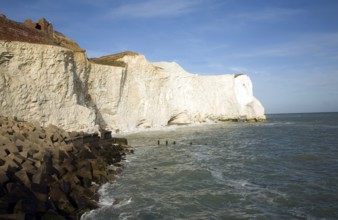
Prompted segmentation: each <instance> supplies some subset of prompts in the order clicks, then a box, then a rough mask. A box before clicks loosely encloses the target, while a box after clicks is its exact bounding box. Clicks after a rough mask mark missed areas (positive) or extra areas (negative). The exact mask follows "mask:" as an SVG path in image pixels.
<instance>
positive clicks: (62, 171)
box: [0, 116, 129, 219]
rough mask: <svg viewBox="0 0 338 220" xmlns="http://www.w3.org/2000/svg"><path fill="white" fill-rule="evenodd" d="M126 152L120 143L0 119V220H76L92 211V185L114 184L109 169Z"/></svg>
mask: <svg viewBox="0 0 338 220" xmlns="http://www.w3.org/2000/svg"><path fill="white" fill-rule="evenodd" d="M108 133H109V132H108ZM118 143H120V144H118ZM128 151H129V150H128V146H127V140H126V139H123V138H118V139H115V138H112V137H111V135H106V136H103V137H102V136H101V137H100V136H99V135H98V134H97V133H93V134H85V133H83V132H70V133H68V132H66V131H64V130H62V129H59V128H57V127H56V126H48V128H43V127H39V126H36V125H34V123H28V122H24V121H22V120H18V119H13V118H7V117H2V116H0V153H1V154H0V219H11V218H14V219H40V218H41V216H46V218H47V217H48V216H63V217H64V218H70V219H76V218H79V216H81V213H83V212H85V211H88V210H90V209H93V208H97V204H96V202H95V200H96V201H97V200H98V194H97V190H98V185H97V184H103V183H106V182H107V181H112V180H114V179H115V177H114V175H116V174H117V173H118V171H117V170H112V169H111V168H109V165H110V164H113V163H118V162H120V161H121V158H122V157H123V155H125V154H126V153H127V152H128ZM120 167H122V166H120V165H118V164H117V165H116V168H118V169H120ZM108 168H109V169H108ZM93 182H95V183H97V184H92V183H93Z"/></svg>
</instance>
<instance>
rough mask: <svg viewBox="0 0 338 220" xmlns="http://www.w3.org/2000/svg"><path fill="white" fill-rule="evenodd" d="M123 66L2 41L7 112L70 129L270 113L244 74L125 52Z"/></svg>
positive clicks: (0, 70)
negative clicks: (202, 71)
mask: <svg viewBox="0 0 338 220" xmlns="http://www.w3.org/2000/svg"><path fill="white" fill-rule="evenodd" d="M118 61H122V62H124V63H125V64H126V65H125V66H122V67H118V66H109V65H101V64H95V63H92V62H89V61H88V60H87V58H86V55H85V53H83V52H73V51H71V50H68V49H65V48H62V47H57V46H50V45H40V44H30V43H23V42H5V41H0V114H1V115H4V116H17V117H18V118H23V119H25V120H29V121H38V122H40V123H41V124H42V125H48V124H55V125H57V126H60V127H63V128H64V129H66V130H84V131H97V130H98V129H99V128H105V129H110V130H113V131H122V132H125V131H133V130H135V129H143V128H157V127H164V126H167V125H172V124H191V123H203V122H205V121H210V120H212V121H218V120H221V121H224V120H230V119H248V120H250V119H253V120H263V119H265V116H264V108H263V106H262V105H261V104H260V102H259V101H258V100H257V99H256V98H255V97H254V96H253V93H252V84H251V81H250V78H249V77H248V76H247V75H245V74H242V75H219V76H198V75H194V74H190V73H187V72H186V71H185V70H183V69H182V68H181V67H180V66H179V65H178V64H176V63H167V62H158V63H150V62H148V61H147V60H146V59H145V57H144V56H143V55H135V54H134V55H125V56H122V57H121V58H120V59H119V60H118Z"/></svg>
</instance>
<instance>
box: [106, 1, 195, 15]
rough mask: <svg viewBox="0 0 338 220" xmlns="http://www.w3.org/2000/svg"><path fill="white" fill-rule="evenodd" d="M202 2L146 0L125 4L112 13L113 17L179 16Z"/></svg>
mask: <svg viewBox="0 0 338 220" xmlns="http://www.w3.org/2000/svg"><path fill="white" fill-rule="evenodd" d="M200 3H201V0H146V1H142V2H137V3H130V4H124V5H123V6H121V7H118V8H116V9H114V10H112V11H111V12H110V15H111V16H128V17H139V18H153V17H163V16H178V15H181V14H185V13H188V12H190V11H192V10H193V9H194V8H195V6H197V5H199V4H200Z"/></svg>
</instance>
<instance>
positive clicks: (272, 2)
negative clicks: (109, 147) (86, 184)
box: [0, 0, 338, 114]
mask: <svg viewBox="0 0 338 220" xmlns="http://www.w3.org/2000/svg"><path fill="white" fill-rule="evenodd" d="M1 13H2V14H5V15H6V16H7V18H9V19H12V20H15V21H18V22H23V21H24V20H25V19H27V18H30V19H32V20H33V21H37V20H38V19H40V18H42V17H44V18H46V19H47V20H48V21H49V22H51V23H52V24H53V26H54V29H55V30H57V31H59V32H61V33H63V34H64V35H66V36H67V37H69V38H71V39H73V40H75V41H76V42H77V43H78V44H79V45H80V46H81V47H82V48H83V49H85V50H86V51H87V55H88V57H100V56H103V55H109V54H114V53H118V52H122V51H126V50H130V51H134V52H138V53H141V54H144V55H145V56H146V58H147V59H148V60H149V61H151V62H157V61H168V62H177V63H178V64H180V65H181V66H182V67H183V68H184V69H185V70H186V71H188V72H191V73H195V74H196V73H197V74H203V75H219V74H233V73H246V74H248V75H249V76H250V78H251V80H252V82H253V90H254V95H255V97H256V98H258V99H259V100H260V101H261V103H262V104H263V106H264V107H265V111H266V113H267V114H271V113H304V112H338V1H337V0H283V1H282V0H95V1H94V0H67V1H66V0H58V1H52V0H49V1H48V0H0V14H1Z"/></svg>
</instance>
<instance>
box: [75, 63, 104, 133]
mask: <svg viewBox="0 0 338 220" xmlns="http://www.w3.org/2000/svg"><path fill="white" fill-rule="evenodd" d="M83 71H84V74H83V75H84V77H83V79H82V80H81V78H80V77H79V72H78V68H77V65H74V91H73V92H74V94H76V97H77V100H76V101H77V103H78V104H79V105H82V106H84V107H87V108H90V109H93V110H94V111H95V116H96V117H95V124H97V125H99V127H100V129H102V128H106V127H107V126H108V124H107V122H106V121H105V120H104V119H103V117H102V114H101V112H100V110H99V108H98V107H97V105H96V104H95V102H94V101H93V99H92V97H91V96H90V94H89V93H88V79H89V74H87V73H89V72H90V71H91V66H90V65H88V64H86V66H85V68H84V70H83Z"/></svg>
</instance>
